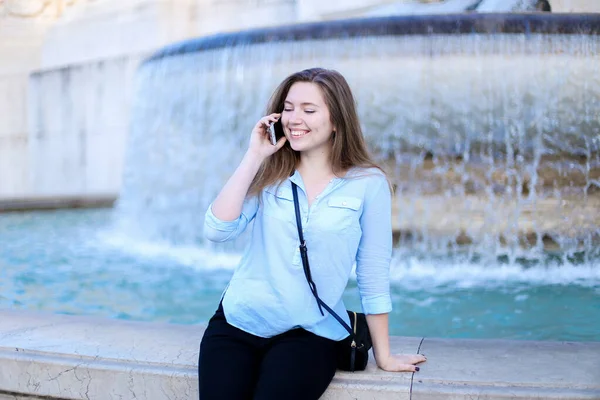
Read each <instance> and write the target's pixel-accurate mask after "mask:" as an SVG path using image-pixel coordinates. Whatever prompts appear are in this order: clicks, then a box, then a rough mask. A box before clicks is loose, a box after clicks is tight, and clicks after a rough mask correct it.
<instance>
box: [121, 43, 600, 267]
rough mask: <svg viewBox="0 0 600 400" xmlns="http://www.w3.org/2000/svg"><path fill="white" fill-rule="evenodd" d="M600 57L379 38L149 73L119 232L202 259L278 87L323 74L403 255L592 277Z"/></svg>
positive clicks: (184, 58)
mask: <svg viewBox="0 0 600 400" xmlns="http://www.w3.org/2000/svg"><path fill="white" fill-rule="evenodd" d="M599 48H600V40H599V39H598V37H597V36H594V35H586V34H569V35H546V34H538V33H535V34H533V33H531V34H524V35H508V34H495V35H488V34H471V35H411V36H391V35H384V36H375V37H373V36H370V37H358V38H345V39H344V38H342V39H332V40H327V39H322V40H302V41H297V42H294V43H258V44H240V45H237V46H231V47H223V48H214V49H208V50H205V51H201V52H188V53H185V54H181V55H178V56H175V57H165V58H162V59H154V60H153V61H152V62H148V63H145V64H144V65H143V66H142V67H141V68H140V70H139V73H138V77H137V91H136V100H135V102H134V110H133V121H132V128H131V136H130V141H129V144H128V155H127V161H126V168H125V176H124V185H123V191H122V193H121V196H120V199H119V201H118V213H119V216H120V218H119V226H120V229H121V230H122V231H123V232H126V234H128V235H131V236H133V237H137V238H141V239H143V240H151V241H156V240H157V241H163V242H165V241H166V242H168V243H171V244H174V245H181V246H188V245H197V244H202V243H203V239H202V232H201V227H202V219H203V215H204V212H205V210H206V207H207V206H208V204H209V202H210V201H211V200H212V199H213V198H214V197H215V196H216V194H217V192H218V190H219V189H220V188H221V187H222V184H223V183H224V181H225V180H226V179H227V177H228V176H229V175H230V174H231V173H232V172H233V170H234V168H235V166H236V165H237V163H238V162H239V160H240V159H241V156H242V154H243V152H244V151H245V149H246V148H247V141H248V135H249V131H250V128H251V127H252V126H253V125H254V123H255V121H256V120H257V119H258V118H259V117H260V116H261V115H262V114H263V111H264V107H265V105H266V102H267V100H268V97H269V95H270V94H271V92H272V90H273V89H274V87H275V86H276V84H277V83H278V82H279V81H281V80H282V79H283V78H284V77H285V76H287V75H288V74H289V73H291V72H293V71H296V70H300V69H303V68H308V67H313V66H322V67H326V68H334V69H337V70H339V71H340V72H342V73H343V74H344V75H345V76H346V77H347V79H348V81H349V82H350V84H351V86H352V88H353V89H354V91H355V94H356V98H357V102H358V109H359V114H360V117H361V121H362V123H363V124H364V125H363V128H364V132H365V133H366V135H367V141H368V143H369V146H370V148H371V149H372V150H373V152H374V154H375V156H376V158H377V160H378V161H379V162H380V163H382V164H383V165H385V166H386V168H387V170H388V171H389V172H390V177H391V179H392V182H393V183H394V186H395V187H396V193H397V196H396V201H395V207H396V213H395V221H394V226H395V230H396V233H397V234H396V239H397V244H398V246H399V248H404V247H409V248H412V249H413V250H417V251H420V252H423V253H428V254H432V255H439V254H444V255H447V254H451V255H454V256H456V257H459V256H460V257H463V256H464V254H467V259H471V260H473V259H478V260H479V262H480V264H481V265H486V263H487V261H489V260H497V259H498V257H508V260H509V263H515V262H517V261H518V260H519V259H528V260H542V259H544V257H546V255H547V251H548V250H551V251H553V252H556V253H559V254H562V255H563V256H564V257H573V256H575V255H578V254H583V255H584V258H585V259H586V260H587V262H588V264H593V263H594V260H595V259H597V257H598V256H600V250H599V248H600V247H599V246H598V243H599V238H600V211H599V210H600V190H598V189H599V188H600V185H599V184H598V182H600V119H599V118H598V111H597V110H599V109H600V59H599V58H600V51H599ZM243 244H244V241H243V240H242V241H241V243H240V244H238V245H233V247H229V248H228V249H233V250H238V251H239V250H240V249H241V247H240V246H243ZM494 265H496V264H494Z"/></svg>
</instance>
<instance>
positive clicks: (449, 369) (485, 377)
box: [0, 310, 600, 400]
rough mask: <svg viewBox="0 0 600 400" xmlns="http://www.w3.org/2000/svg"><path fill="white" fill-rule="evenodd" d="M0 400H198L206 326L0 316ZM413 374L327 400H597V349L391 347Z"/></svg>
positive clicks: (356, 380) (448, 342) (371, 375)
mask: <svg viewBox="0 0 600 400" xmlns="http://www.w3.org/2000/svg"><path fill="white" fill-rule="evenodd" d="M0 321H1V323H0V400H8V399H10V400H24V399H30V400H33V399H36V398H38V399H39V398H44V399H93V400H96V399H98V400H104V399H133V398H136V399H140V400H143V399H149V400H150V399H152V400H154V399H157V400H158V399H195V398H197V397H198V391H197V378H196V368H197V357H198V345H199V343H200V339H201V337H202V334H203V326H200V325H173V324H159V323H146V322H130V321H119V320H109V319H101V318H94V317H80V316H67V315H54V314H42V313H33V312H22V311H18V312H17V311H9V310H0ZM392 348H393V351H394V352H402V353H417V352H421V353H424V354H426V355H427V358H428V361H427V363H425V364H422V365H421V371H420V372H418V373H416V374H410V373H388V372H385V371H382V370H379V369H377V367H376V366H375V365H374V364H373V363H371V364H370V365H369V367H368V369H367V371H365V372H360V373H354V374H352V373H344V372H338V374H337V375H336V377H335V378H334V381H333V382H332V384H331V386H330V388H329V389H328V390H327V392H326V393H325V395H324V396H323V399H325V400H338V399H360V400H363V399H378V400H379V399H382V400H386V399H398V400H402V399H415V400H430V399H431V400H433V399H450V400H452V399H472V398H478V399H507V398H511V399H600V342H589V343H570V342H569V343H567V342H530V341H506V340H467V339H461V340H457V339H429V338H414V337H393V338H392Z"/></svg>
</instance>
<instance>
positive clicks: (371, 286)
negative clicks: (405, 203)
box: [356, 175, 392, 314]
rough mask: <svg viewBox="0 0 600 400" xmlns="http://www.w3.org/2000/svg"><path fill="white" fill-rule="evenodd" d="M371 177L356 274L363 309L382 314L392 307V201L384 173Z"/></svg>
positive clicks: (366, 312)
mask: <svg viewBox="0 0 600 400" xmlns="http://www.w3.org/2000/svg"><path fill="white" fill-rule="evenodd" d="M372 181H373V183H369V185H368V187H367V190H366V195H365V200H364V206H363V213H362V215H361V218H360V224H361V229H362V237H361V240H360V243H359V246H358V252H357V255H356V277H357V283H358V290H359V293H360V298H361V303H362V309H363V312H364V313H365V314H384V313H389V312H390V311H391V310H392V300H391V296H390V263H391V259H392V201H391V193H390V189H389V185H388V182H387V180H386V179H385V177H384V176H383V175H378V176H377V177H376V178H372Z"/></svg>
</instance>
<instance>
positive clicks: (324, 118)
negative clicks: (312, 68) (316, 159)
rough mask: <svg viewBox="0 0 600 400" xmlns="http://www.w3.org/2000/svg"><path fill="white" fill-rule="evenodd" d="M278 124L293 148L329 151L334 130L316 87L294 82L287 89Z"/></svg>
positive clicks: (307, 150)
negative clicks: (279, 123)
mask: <svg viewBox="0 0 600 400" xmlns="http://www.w3.org/2000/svg"><path fill="white" fill-rule="evenodd" d="M281 125H282V126H283V131H284V133H285V136H286V138H287V140H288V141H289V142H290V146H291V147H292V149H294V150H296V151H301V152H315V151H324V152H328V151H329V149H330V147H331V142H330V140H329V139H330V138H331V135H332V132H333V130H334V127H333V125H332V124H331V118H330V115H329V109H328V108H327V105H326V104H325V100H324V99H323V94H322V93H321V89H320V88H319V86H317V85H316V84H314V83H312V82H296V83H294V84H293V85H292V87H291V88H290V90H289V92H288V94H287V97H286V99H285V105H284V107H283V112H282V113H281Z"/></svg>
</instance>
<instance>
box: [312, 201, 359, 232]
mask: <svg viewBox="0 0 600 400" xmlns="http://www.w3.org/2000/svg"><path fill="white" fill-rule="evenodd" d="M361 205H362V199H359V198H357V197H350V196H332V197H330V198H329V200H328V201H327V206H326V207H325V208H324V210H323V218H321V219H322V221H321V222H322V228H323V229H325V230H328V231H339V230H342V229H348V228H355V229H360V221H359V218H360V209H361Z"/></svg>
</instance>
